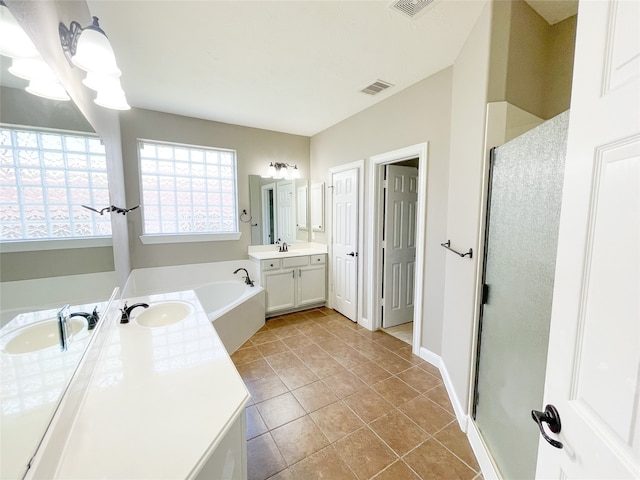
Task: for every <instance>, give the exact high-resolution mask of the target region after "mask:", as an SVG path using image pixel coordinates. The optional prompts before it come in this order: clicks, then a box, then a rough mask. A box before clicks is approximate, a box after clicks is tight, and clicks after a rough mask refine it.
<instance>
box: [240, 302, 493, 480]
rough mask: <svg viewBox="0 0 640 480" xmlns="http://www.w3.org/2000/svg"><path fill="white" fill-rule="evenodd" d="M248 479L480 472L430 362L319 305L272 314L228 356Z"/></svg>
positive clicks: (336, 479)
mask: <svg viewBox="0 0 640 480" xmlns="http://www.w3.org/2000/svg"><path fill="white" fill-rule="evenodd" d="M232 359H233V361H234V363H235V364H236V366H237V368H238V371H239V372H240V375H241V376H242V378H243V379H244V381H245V383H246V385H247V388H248V390H249V391H250V392H251V395H252V399H251V401H250V404H249V405H248V406H247V408H246V415H247V439H248V443H247V457H248V470H249V479H250V480H264V479H272V480H285V479H300V480H313V479H328V480H341V479H361V480H364V479H370V478H375V479H377V480H404V479H458V478H459V479H480V478H482V476H481V474H480V473H479V467H478V464H477V463H476V460H475V458H474V456H473V453H472V452H471V449H470V447H469V445H468V442H467V439H466V436H465V435H464V434H463V433H462V432H461V431H460V429H459V427H458V423H457V421H456V420H455V417H454V415H453V409H452V408H451V404H450V403H449V399H448V397H447V394H446V391H445V388H444V386H443V384H442V379H441V378H440V374H439V372H438V370H437V369H436V368H435V367H433V366H432V365H430V364H428V363H426V362H424V361H423V360H421V359H420V358H419V357H416V356H414V355H412V354H411V347H410V346H409V345H407V344H406V343H404V342H402V341H400V340H398V339H397V338H394V337H392V336H390V335H388V334H386V333H383V332H370V331H368V330H366V329H363V328H362V327H360V326H358V325H357V324H355V323H353V322H351V321H350V320H348V319H346V318H345V317H343V316H341V315H339V314H337V313H336V312H335V311H333V310H331V309H328V308H321V309H313V310H307V311H305V312H299V313H295V314H290V315H285V316H281V317H277V318H273V319H270V320H268V321H267V324H266V326H265V327H263V328H262V329H261V330H260V331H259V332H257V333H256V334H255V335H254V336H253V337H251V339H250V340H249V341H248V342H247V343H245V344H244V345H243V346H242V347H241V348H240V349H239V350H238V351H237V352H235V353H234V354H233V355H232Z"/></svg>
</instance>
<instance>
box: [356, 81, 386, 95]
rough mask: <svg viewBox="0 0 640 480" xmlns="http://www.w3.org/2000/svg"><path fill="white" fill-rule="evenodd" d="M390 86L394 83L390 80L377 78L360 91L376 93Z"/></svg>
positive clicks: (368, 93) (370, 93) (369, 93)
mask: <svg viewBox="0 0 640 480" xmlns="http://www.w3.org/2000/svg"><path fill="white" fill-rule="evenodd" d="M389 87H393V84H391V83H389V82H383V81H382V80H376V81H375V82H373V83H372V84H371V85H369V86H367V87H365V88H363V89H362V90H360V91H361V92H362V93H366V94H367V95H376V94H378V93H380V92H381V91H383V90H386V89H387V88H389Z"/></svg>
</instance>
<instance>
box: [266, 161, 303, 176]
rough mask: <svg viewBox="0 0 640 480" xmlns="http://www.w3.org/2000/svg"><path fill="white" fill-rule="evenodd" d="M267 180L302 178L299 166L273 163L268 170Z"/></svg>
mask: <svg viewBox="0 0 640 480" xmlns="http://www.w3.org/2000/svg"><path fill="white" fill-rule="evenodd" d="M265 177H266V178H286V179H295V178H300V170H298V165H290V164H288V163H283V162H271V163H270V164H269V167H268V168H267V175H266V176H265Z"/></svg>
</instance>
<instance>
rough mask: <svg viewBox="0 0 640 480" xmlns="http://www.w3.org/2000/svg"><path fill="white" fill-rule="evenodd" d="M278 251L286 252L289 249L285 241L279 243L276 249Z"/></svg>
mask: <svg viewBox="0 0 640 480" xmlns="http://www.w3.org/2000/svg"><path fill="white" fill-rule="evenodd" d="M278 251H279V252H288V251H289V245H287V242H282V245H280V248H279V249H278Z"/></svg>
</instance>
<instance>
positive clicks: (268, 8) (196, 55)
mask: <svg viewBox="0 0 640 480" xmlns="http://www.w3.org/2000/svg"><path fill="white" fill-rule="evenodd" d="M527 1H528V3H529V4H530V5H531V6H532V7H533V8H535V9H536V11H538V13H540V14H541V15H542V16H544V17H545V18H546V19H547V21H548V22H549V23H552V24H553V23H556V22H558V21H560V20H562V19H564V18H566V17H568V16H570V15H573V14H575V13H576V10H577V0H527ZM87 3H88V5H89V9H90V11H91V14H92V15H95V16H97V17H99V18H100V24H101V26H102V27H103V29H104V30H105V32H106V33H107V36H108V37H109V39H110V40H111V43H112V45H113V48H114V51H115V54H116V58H117V60H118V65H119V67H120V69H121V70H122V72H123V74H122V78H121V80H122V85H123V88H124V90H125V91H126V94H127V99H128V101H129V103H130V104H131V105H132V106H134V107H139V108H146V109H150V110H156V111H162V112H168V113H174V114H179V115H186V116H189V117H195V118H203V119H207V120H215V121H220V122H226V123H232V124H238V125H246V126H250V127H257V128H263V129H268V130H275V131H281V132H287V133H294V134H300V135H306V136H311V135H314V134H316V133H318V132H320V131H322V130H324V129H326V128H328V127H330V126H332V125H334V124H336V123H338V122H340V121H342V120H344V119H346V118H348V117H350V116H352V115H354V114H356V113H358V112H360V111H362V110H364V109H366V108H368V107H370V106H372V105H374V104H375V103H378V102H379V101H381V100H384V99H385V98H388V97H389V96H391V95H394V94H396V93H398V92H400V91H401V90H403V89H404V88H407V87H409V86H411V85H413V84H414V83H416V82H418V81H420V80H422V79H423V78H426V77H428V76H430V75H433V74H434V73H436V72H438V71H440V70H442V69H443V68H446V67H448V66H449V65H452V64H453V62H454V61H455V58H456V57H457V55H458V53H459V51H460V49H461V47H462V45H463V43H464V41H465V40H466V38H467V36H468V34H469V32H470V30H471V28H472V27H473V25H474V24H475V22H476V20H477V19H478V17H479V15H480V13H481V11H482V8H483V7H484V5H485V3H486V0H434V2H433V3H432V4H431V5H430V6H428V7H427V8H426V9H424V10H423V11H422V12H421V13H420V14H418V15H417V16H416V17H414V18H413V19H410V18H408V17H406V16H405V15H404V14H401V13H398V12H397V11H394V10H392V9H391V8H390V5H391V4H392V3H393V2H391V1H390V0H374V1H364V0H343V1H338V0H317V1H314V0H288V1H287V0H258V1H248V0H229V1H222V0H197V1H192V0H172V1H167V0H110V1H107V0H87ZM78 20H81V19H78ZM2 60H3V61H2V62H0V63H1V64H2V65H1V67H2V77H3V78H2V84H7V83H9V81H10V78H9V77H12V76H11V75H8V74H6V71H5V69H6V64H7V62H6V61H5V60H6V59H4V58H3V59H2ZM376 80H384V81H386V82H389V83H391V84H393V85H394V86H393V87H391V88H389V89H387V90H385V91H383V92H382V93H379V94H378V95H376V96H369V95H366V94H364V93H361V92H360V90H362V89H363V88H364V87H366V86H367V85H369V84H371V83H373V82H375V81H376ZM23 83H24V82H23Z"/></svg>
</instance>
